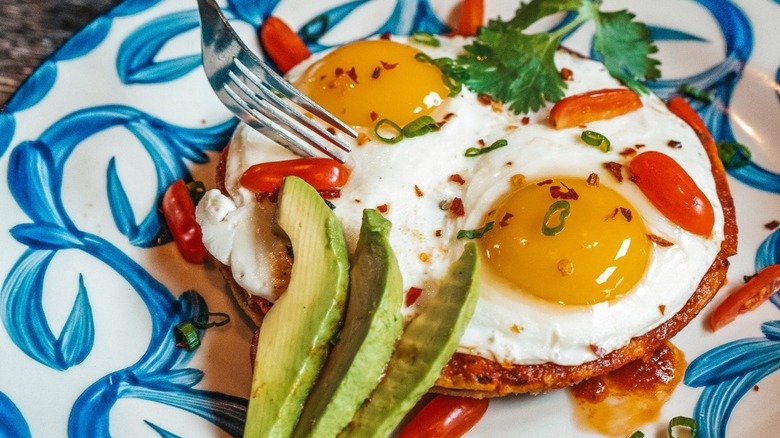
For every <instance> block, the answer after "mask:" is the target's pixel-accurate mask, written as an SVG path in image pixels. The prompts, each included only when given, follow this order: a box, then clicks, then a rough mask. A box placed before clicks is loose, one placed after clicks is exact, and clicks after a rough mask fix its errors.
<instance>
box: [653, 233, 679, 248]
mask: <svg viewBox="0 0 780 438" xmlns="http://www.w3.org/2000/svg"><path fill="white" fill-rule="evenodd" d="M647 238H648V239H650V241H651V242H653V243H654V244H656V245H658V246H661V247H664V248H666V247H669V246H672V245H674V243H672V242H670V241H668V240H666V239H664V238H663V237H661V236H657V235H655V234H648V235H647Z"/></svg>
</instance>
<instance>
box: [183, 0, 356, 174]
mask: <svg viewBox="0 0 780 438" xmlns="http://www.w3.org/2000/svg"><path fill="white" fill-rule="evenodd" d="M198 9H199V11H200V20H201V32H202V38H201V42H202V46H203V69H204V70H205V71H206V76H207V77H208V80H209V83H210V84H211V88H213V89H214V92H215V93H217V97H218V98H219V100H220V101H222V103H223V104H225V106H227V107H228V109H229V110H230V111H232V112H233V114H235V115H236V116H238V118H240V119H241V120H243V121H244V123H246V124H247V125H249V126H251V127H252V128H254V129H255V130H257V131H258V132H260V133H261V134H263V135H265V136H266V137H268V138H270V139H271V140H273V141H275V142H277V143H279V144H281V145H282V146H284V147H286V148H288V149H290V150H291V151H293V152H294V153H296V154H298V155H303V156H318V155H321V154H320V153H318V151H319V152H322V153H324V154H326V155H328V156H330V157H331V158H334V159H336V160H338V161H340V162H342V163H343V162H344V161H345V160H346V157H347V152H349V151H351V150H352V148H351V146H350V145H348V144H346V143H345V142H344V141H343V140H341V139H340V138H338V137H337V136H336V135H334V134H333V133H331V132H328V130H327V129H326V128H323V127H322V126H321V125H319V124H318V123H316V122H315V121H313V120H312V119H310V118H309V117H307V116H305V115H304V114H303V113H302V112H301V111H300V110H298V109H297V108H296V107H295V106H293V105H291V104H290V103H289V101H292V102H294V103H295V104H297V105H298V106H299V107H300V108H302V109H303V110H305V111H308V112H309V113H311V114H312V115H314V116H315V117H318V118H319V119H320V120H322V121H324V122H326V123H327V124H329V125H330V126H332V127H333V128H336V129H338V130H339V131H341V132H344V133H345V134H347V135H349V136H351V137H353V138H354V137H357V133H356V132H355V131H354V130H353V129H352V128H350V127H349V126H348V125H346V124H345V123H344V122H342V121H341V120H339V119H338V118H336V117H335V116H334V115H332V114H330V113H329V112H328V111H326V110H325V109H324V108H322V107H321V106H319V105H317V104H316V103H314V102H313V101H312V100H311V99H309V98H308V97H306V96H305V95H303V94H302V93H301V92H300V91H298V90H297V89H296V88H295V87H293V86H292V85H291V84H290V83H289V82H287V81H286V80H285V79H284V78H282V77H281V76H279V75H278V74H277V73H276V72H274V71H273V69H271V68H270V67H269V66H268V65H266V64H265V62H263V61H262V60H260V59H259V58H258V57H257V56H255V55H254V54H253V53H252V51H251V50H249V48H247V46H246V45H245V44H244V43H243V42H242V41H241V38H240V37H239V36H238V35H237V34H236V32H235V30H233V28H232V27H231V26H230V24H229V23H228V21H227V19H226V18H225V16H224V15H223V13H222V11H221V10H220V8H219V6H218V5H217V3H216V2H215V1H214V0H198ZM284 97H286V98H287V99H289V101H287V100H285V99H284Z"/></svg>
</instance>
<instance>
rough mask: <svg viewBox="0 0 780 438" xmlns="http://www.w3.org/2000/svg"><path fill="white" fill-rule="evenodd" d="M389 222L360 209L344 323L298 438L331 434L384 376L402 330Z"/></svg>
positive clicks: (400, 291) (307, 406)
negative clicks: (359, 223) (358, 234)
mask: <svg viewBox="0 0 780 438" xmlns="http://www.w3.org/2000/svg"><path fill="white" fill-rule="evenodd" d="M390 228H391V224H390V221H388V220H387V219H385V218H384V217H383V216H382V215H381V214H380V213H378V212H377V211H376V210H371V209H366V210H364V211H363V223H362V226H361V228H360V236H359V238H358V243H357V248H356V250H355V255H354V256H353V260H352V268H351V270H350V291H349V303H348V306H347V314H346V316H345V319H344V327H343V328H342V329H341V335H340V337H339V340H338V343H336V345H335V346H334V347H333V350H332V351H331V353H330V357H329V358H328V362H327V363H326V365H325V368H323V370H322V373H320V375H319V377H318V378H317V383H316V384H315V385H314V389H313V390H312V392H311V395H310V396H309V399H308V400H307V401H306V404H305V406H304V408H303V413H302V414H301V420H300V422H299V423H298V426H297V427H296V429H295V435H294V436H296V437H304V436H316V437H334V436H336V435H337V434H338V433H339V432H341V430H342V429H344V427H346V426H347V424H348V423H349V421H350V419H351V418H352V416H353V415H354V414H355V411H357V409H358V408H359V407H360V405H361V404H362V403H363V401H364V400H365V399H366V398H368V396H369V395H370V394H371V392H372V391H373V390H374V388H376V386H377V384H378V383H379V381H380V380H381V378H382V373H383V372H384V369H385V364H386V363H387V361H388V360H389V359H390V356H391V355H392V353H393V348H394V347H395V344H396V342H397V341H398V338H399V337H400V336H401V332H403V317H402V315H401V312H400V309H401V303H402V300H403V280H402V279H401V270H400V268H399V267H398V261H397V260H396V258H395V254H394V253H393V250H392V248H391V247H390V243H389V242H388V236H389V234H390Z"/></svg>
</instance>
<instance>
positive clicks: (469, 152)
mask: <svg viewBox="0 0 780 438" xmlns="http://www.w3.org/2000/svg"><path fill="white" fill-rule="evenodd" d="M508 144H509V142H508V141H506V140H504V139H503V138H502V139H498V140H496V141H494V142H493V144H491V145H490V146H488V147H485V148H475V147H472V148H468V149H466V153H465V154H464V155H466V156H467V157H476V156H477V155H482V154H486V153H488V152H490V151H494V150H496V149H498V148H502V147H504V146H506V145H508Z"/></svg>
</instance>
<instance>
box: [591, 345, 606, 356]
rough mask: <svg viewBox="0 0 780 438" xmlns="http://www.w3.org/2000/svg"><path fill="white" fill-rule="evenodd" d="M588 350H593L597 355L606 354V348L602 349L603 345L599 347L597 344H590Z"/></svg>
mask: <svg viewBox="0 0 780 438" xmlns="http://www.w3.org/2000/svg"><path fill="white" fill-rule="evenodd" d="M590 351H592V352H593V354H595V355H596V356H598V357H604V355H605V354H607V350H605V349H604V347H599V346H598V345H593V344H590Z"/></svg>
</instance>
